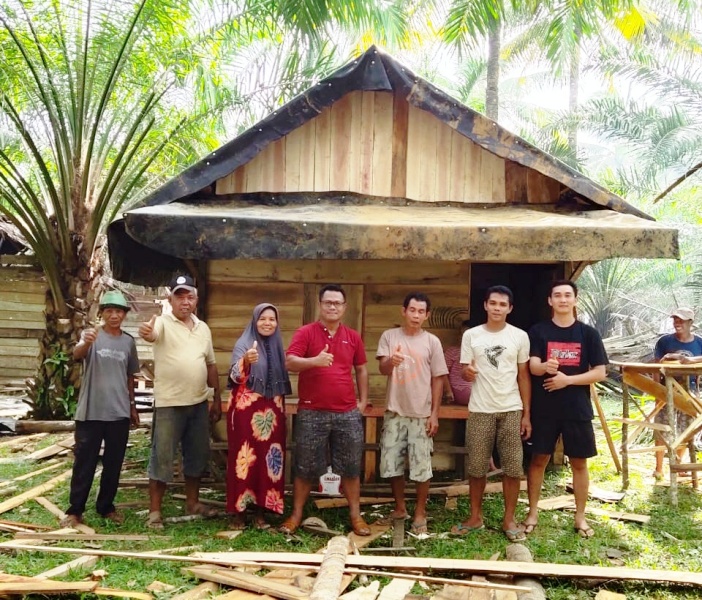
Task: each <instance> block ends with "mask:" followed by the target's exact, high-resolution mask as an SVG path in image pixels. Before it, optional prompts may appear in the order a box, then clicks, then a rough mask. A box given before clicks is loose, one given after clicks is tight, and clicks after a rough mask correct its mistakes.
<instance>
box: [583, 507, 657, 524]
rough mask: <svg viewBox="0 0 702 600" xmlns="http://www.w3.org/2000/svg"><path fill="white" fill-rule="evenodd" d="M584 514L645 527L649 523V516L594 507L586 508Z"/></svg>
mask: <svg viewBox="0 0 702 600" xmlns="http://www.w3.org/2000/svg"><path fill="white" fill-rule="evenodd" d="M573 509H575V505H573ZM585 512H586V513H588V514H590V515H597V516H599V517H609V518H610V519H613V520H615V521H631V522H633V523H640V524H642V525H646V524H647V523H649V522H650V521H651V516H650V515H638V514H636V513H628V512H620V511H617V510H605V509H604V508H598V507H596V506H586V507H585Z"/></svg>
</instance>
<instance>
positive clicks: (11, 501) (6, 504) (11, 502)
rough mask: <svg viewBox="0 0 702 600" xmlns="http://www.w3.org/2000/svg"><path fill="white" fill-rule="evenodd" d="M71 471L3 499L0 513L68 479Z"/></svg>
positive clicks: (0, 504) (0, 503)
mask: <svg viewBox="0 0 702 600" xmlns="http://www.w3.org/2000/svg"><path fill="white" fill-rule="evenodd" d="M72 472H73V471H72V470H70V469H69V470H68V471H64V472H63V473H61V474H60V475H57V476H56V477H54V478H53V479H49V481H47V482H45V483H42V484H41V485H38V486H36V487H33V488H31V489H29V490H27V491H26V492H24V493H22V494H19V495H18V496H13V497H12V498H8V499H7V500H3V501H2V502H0V514H2V513H5V512H8V511H10V510H12V509H13V508H17V507H18V506H21V505H22V504H24V503H25V502H26V501H27V500H31V499H32V498H36V497H38V496H41V495H42V494H44V493H46V492H48V491H49V490H52V489H54V488H55V487H56V486H57V485H58V484H59V483H62V482H64V481H66V479H68V478H69V477H70V476H71V473H72Z"/></svg>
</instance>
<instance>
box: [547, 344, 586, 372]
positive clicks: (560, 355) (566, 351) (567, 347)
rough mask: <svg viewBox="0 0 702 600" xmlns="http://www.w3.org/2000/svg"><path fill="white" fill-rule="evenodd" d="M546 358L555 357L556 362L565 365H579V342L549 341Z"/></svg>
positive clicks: (580, 351)
mask: <svg viewBox="0 0 702 600" xmlns="http://www.w3.org/2000/svg"><path fill="white" fill-rule="evenodd" d="M546 350H547V359H549V358H555V359H556V360H558V364H559V365H562V366H565V367H578V366H580V356H581V354H582V349H581V344H580V343H579V342H549V343H548V347H547V349H546Z"/></svg>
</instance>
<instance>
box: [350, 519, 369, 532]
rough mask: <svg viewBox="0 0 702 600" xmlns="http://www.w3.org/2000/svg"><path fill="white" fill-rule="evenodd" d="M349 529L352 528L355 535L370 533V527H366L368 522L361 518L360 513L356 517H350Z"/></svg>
mask: <svg viewBox="0 0 702 600" xmlns="http://www.w3.org/2000/svg"><path fill="white" fill-rule="evenodd" d="M351 529H353V532H354V533H355V534H356V535H360V536H362V537H365V536H367V535H370V534H371V530H370V527H368V523H366V522H365V521H364V520H363V517H361V516H360V515H359V516H358V517H352V518H351Z"/></svg>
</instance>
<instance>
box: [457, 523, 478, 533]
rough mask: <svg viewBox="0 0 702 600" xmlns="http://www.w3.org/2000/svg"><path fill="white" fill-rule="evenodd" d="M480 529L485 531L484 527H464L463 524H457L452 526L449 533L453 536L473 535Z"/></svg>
mask: <svg viewBox="0 0 702 600" xmlns="http://www.w3.org/2000/svg"><path fill="white" fill-rule="evenodd" d="M482 529H485V525H484V524H481V525H475V526H473V525H464V524H463V523H459V524H458V525H454V526H453V527H451V533H452V534H453V535H468V534H470V533H475V532H476V531H480V530H482Z"/></svg>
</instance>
